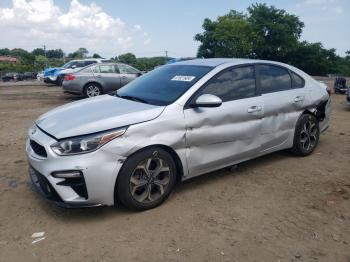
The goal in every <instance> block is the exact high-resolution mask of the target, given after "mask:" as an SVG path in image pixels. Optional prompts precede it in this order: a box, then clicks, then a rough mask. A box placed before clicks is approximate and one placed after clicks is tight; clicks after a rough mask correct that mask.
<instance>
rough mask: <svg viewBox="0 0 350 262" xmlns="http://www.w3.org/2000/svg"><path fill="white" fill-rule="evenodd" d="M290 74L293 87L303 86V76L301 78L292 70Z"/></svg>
mask: <svg viewBox="0 0 350 262" xmlns="http://www.w3.org/2000/svg"><path fill="white" fill-rule="evenodd" d="M291 75H292V87H293V88H303V87H304V86H305V80H304V79H303V78H301V77H300V76H298V75H297V74H296V73H294V72H291Z"/></svg>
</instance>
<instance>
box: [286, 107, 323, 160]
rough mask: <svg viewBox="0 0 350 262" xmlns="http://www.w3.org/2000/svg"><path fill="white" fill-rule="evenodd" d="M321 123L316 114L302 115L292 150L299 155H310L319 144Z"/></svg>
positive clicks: (296, 129)
mask: <svg viewBox="0 0 350 262" xmlns="http://www.w3.org/2000/svg"><path fill="white" fill-rule="evenodd" d="M319 138H320V129H319V124H318V121H317V119H316V117H315V116H313V115H311V114H304V115H302V116H301V117H300V118H299V120H298V122H297V125H296V128H295V134H294V144H293V148H292V152H293V153H294V154H296V155H299V156H307V155H310V154H311V153H312V152H313V151H314V150H315V148H316V147H317V145H318V141H319Z"/></svg>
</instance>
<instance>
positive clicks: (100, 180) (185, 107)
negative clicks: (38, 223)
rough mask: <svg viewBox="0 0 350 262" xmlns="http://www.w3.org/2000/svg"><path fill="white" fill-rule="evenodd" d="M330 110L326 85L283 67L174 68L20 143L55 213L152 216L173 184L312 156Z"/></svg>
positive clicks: (73, 107)
mask: <svg viewBox="0 0 350 262" xmlns="http://www.w3.org/2000/svg"><path fill="white" fill-rule="evenodd" d="M330 103H331V99H330V90H329V89H328V88H327V87H326V86H325V85H323V84H320V83H319V82H317V81H316V80H314V79H313V78H312V77H310V76H309V75H307V74H306V73H304V72H302V71H300V70H299V69H297V68H295V67H292V66H290V65H286V64H282V63H277V62H271V61H260V60H247V59H200V60H191V61H185V62H178V63H175V64H171V65H166V66H162V67H160V68H158V69H156V70H153V71H151V72H149V73H147V74H145V75H143V76H141V77H140V78H138V79H136V80H134V81H132V82H131V83H129V84H128V85H126V86H124V87H123V88H121V89H119V90H118V91H116V92H114V93H112V94H110V95H103V96H99V97H94V98H91V99H84V100H81V101H77V102H74V103H71V104H67V105H64V106H61V107H59V108H57V109H54V110H52V111H50V112H48V113H46V114H44V115H42V116H41V117H39V119H38V120H36V121H35V123H34V124H33V126H32V127H31V128H30V129H29V132H28V136H29V138H28V140H27V145H26V152H27V156H28V160H29V165H30V177H31V179H32V181H33V184H34V185H35V187H36V188H37V190H38V191H39V192H41V193H42V195H43V196H45V197H46V198H47V199H49V200H50V201H53V202H55V203H57V204H58V205H61V206H66V207H76V206H100V205H118V204H123V205H125V206H126V207H128V208H132V209H136V210H145V209H150V208H154V207H156V206H158V205H160V204H161V203H162V202H163V201H165V200H166V198H167V197H168V196H169V195H170V193H171V191H172V190H173V188H174V185H175V183H176V181H182V180H186V179H189V178H192V177H195V176H198V175H201V174H204V173H208V172H211V171H214V170H217V169H220V168H223V167H226V166H231V165H234V164H237V163H240V162H243V161H247V160H249V159H252V158H256V157H259V156H262V155H266V154H269V153H272V152H274V151H278V150H284V149H290V150H291V151H292V152H294V153H295V154H296V155H299V156H307V155H309V154H311V153H312V152H313V151H314V150H315V148H316V147H317V145H318V141H319V137H320V132H323V131H324V130H326V129H327V127H328V125H329V118H330Z"/></svg>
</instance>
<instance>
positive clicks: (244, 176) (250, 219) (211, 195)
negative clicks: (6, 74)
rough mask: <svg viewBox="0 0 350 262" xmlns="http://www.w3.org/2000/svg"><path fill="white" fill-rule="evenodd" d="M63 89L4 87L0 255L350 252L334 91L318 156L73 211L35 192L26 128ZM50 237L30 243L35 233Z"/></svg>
mask: <svg viewBox="0 0 350 262" xmlns="http://www.w3.org/2000/svg"><path fill="white" fill-rule="evenodd" d="M75 99H76V98H72V96H70V95H64V94H62V92H61V90H60V88H57V87H44V86H10V87H6V86H0V166H1V169H0V261H63V260H65V261H82V260H84V261H344V262H349V261H350V162H349V159H350V121H349V119H350V110H349V109H348V108H347V107H346V106H345V97H344V96H340V95H333V96H332V99H333V116H332V122H331V127H330V128H329V129H328V131H327V132H326V133H325V134H323V135H322V136H321V140H320V144H319V147H318V148H317V150H316V151H315V152H314V154H313V155H311V156H310V157H306V158H298V157H293V156H291V155H290V154H288V153H286V152H279V153H275V154H272V155H268V156H265V157H262V158H259V159H256V160H253V161H249V162H246V163H244V164H241V165H240V166H239V167H238V170H236V171H232V172H231V171H228V170H221V171H218V172H214V173H211V174H207V175H204V176H202V177H199V178H196V179H193V180H191V181H188V182H185V183H182V184H179V185H178V186H177V187H176V190H175V192H174V194H172V195H171V197H170V199H169V200H168V201H167V202H166V203H165V204H164V205H162V206H161V207H159V208H157V209H154V210H151V211H147V212H142V213H133V212H130V211H127V210H125V209H123V208H120V207H118V208H113V207H102V208H94V209H78V210H67V209H61V208H58V207H55V206H53V205H51V204H48V203H46V202H45V201H44V200H43V199H42V198H41V197H40V196H38V194H37V193H35V192H33V191H32V189H31V187H30V184H29V177H28V175H27V163H26V156H25V149H24V144H25V138H26V131H27V129H28V127H29V126H30V125H31V123H32V122H33V121H34V120H35V119H36V118H37V117H38V116H39V115H40V114H42V113H44V112H46V111H48V110H49V109H51V108H54V107H56V106H58V105H62V104H65V103H68V102H71V101H73V100H75ZM39 231H45V232H46V234H45V235H46V239H45V240H43V241H41V242H38V243H36V244H32V243H31V242H32V238H31V235H32V233H34V232H39Z"/></svg>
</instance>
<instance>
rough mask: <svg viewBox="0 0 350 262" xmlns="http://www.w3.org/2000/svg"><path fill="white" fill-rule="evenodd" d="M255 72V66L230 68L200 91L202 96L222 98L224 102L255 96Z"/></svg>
mask: <svg viewBox="0 0 350 262" xmlns="http://www.w3.org/2000/svg"><path fill="white" fill-rule="evenodd" d="M255 87H256V85H255V72H254V67H253V66H244V67H238V68H230V69H228V70H225V71H223V72H221V73H219V74H218V75H216V76H214V77H213V78H212V79H211V80H209V82H208V83H207V84H206V86H205V87H204V88H203V89H202V90H200V92H199V94H198V95H197V97H198V96H200V95H202V94H211V95H215V96H217V97H220V98H221V100H222V102H228V101H233V100H238V99H244V98H249V97H253V96H255Z"/></svg>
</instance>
